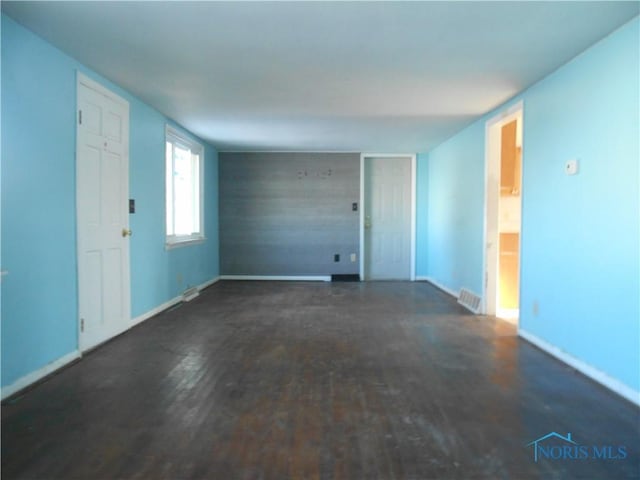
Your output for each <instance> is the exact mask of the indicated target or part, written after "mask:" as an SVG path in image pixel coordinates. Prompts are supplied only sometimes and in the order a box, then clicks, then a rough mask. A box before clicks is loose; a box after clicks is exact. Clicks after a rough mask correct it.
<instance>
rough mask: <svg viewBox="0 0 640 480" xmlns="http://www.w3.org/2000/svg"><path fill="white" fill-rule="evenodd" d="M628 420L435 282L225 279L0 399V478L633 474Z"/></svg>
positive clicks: (638, 437)
mask: <svg viewBox="0 0 640 480" xmlns="http://www.w3.org/2000/svg"><path fill="white" fill-rule="evenodd" d="M639 422H640V410H639V409H638V408H636V407H635V406H633V405H631V404H630V403H628V402H626V401H624V400H622V399H620V398H618V397H617V396H615V395H614V394H612V393H611V392H609V391H607V390H605V389H604V388H602V387H600V386H599V385H597V384H595V383H594V382H592V381H590V380H589V379H587V378H585V377H584V376H582V375H580V374H579V373H577V372H575V371H574V370H573V369H571V368H569V367H567V366H566V365H564V364H562V363H560V362H558V361H556V360H555V359H553V358H551V357H549V356H548V355H546V354H545V353H543V352H541V351H539V350H538V349H536V348H534V347H532V346H531V345H529V344H527V343H526V342H523V341H521V340H519V339H518V338H517V336H516V331H515V328H514V327H513V326H511V325H510V324H508V323H505V322H502V321H499V320H495V319H491V318H486V317H481V316H473V315H470V314H468V313H467V312H466V311H465V310H463V309H462V308H461V307H460V306H459V305H457V304H456V303H455V302H454V301H452V300H451V299H450V298H449V297H448V296H446V295H444V294H443V293H442V292H440V291H438V290H436V289H435V288H433V287H431V286H429V285H426V284H422V283H402V282H400V283H385V282H380V283H377V282H376V283H366V284H361V283H336V284H324V283H290V282H275V283H270V282H220V283H218V284H216V285H214V286H212V287H210V288H209V289H208V290H206V291H205V292H203V295H201V296H200V297H199V298H197V299H196V300H194V301H192V302H190V303H188V304H184V305H182V306H180V307H179V308H175V309H172V310H170V311H167V312H164V313H162V314H160V315H158V316H156V317H154V318H153V319H150V320H148V321H147V322H145V323H143V324H141V325H139V326H138V327H136V328H134V329H132V330H131V331H130V332H128V333H126V334H125V335H122V336H120V337H118V338H116V339H115V340H113V341H111V342H109V343H107V344H105V345H103V346H102V347H100V348H98V349H96V350H95V351H93V352H92V353H90V354H89V355H87V356H86V357H85V358H84V359H82V361H80V362H78V363H77V364H75V365H73V366H71V367H69V368H67V369H64V370H62V371H61V372H60V373H58V374H57V375H54V376H52V377H51V378H50V379H48V380H47V381H45V382H43V383H42V384H40V385H38V386H36V387H35V388H33V389H31V390H29V391H28V392H26V393H24V394H23V395H19V396H16V397H14V398H12V399H9V401H7V402H5V403H4V404H3V406H2V478H3V479H40V478H42V479H58V478H60V479H74V478H77V479H89V478H96V479H120V478H123V479H124V478H130V479H162V478H167V479H236V478H237V479H254V478H255V479H287V478H291V479H316V478H317V479H344V480H353V479H376V478H379V479H431V478H433V479H470V478H488V479H498V478H505V479H506V478H515V479H529V478H531V479H537V478H541V479H542V478H544V479H548V478H559V479H560V478H562V479H564V478H640V474H639V472H640V433H639V426H640V424H639ZM551 431H556V432H559V433H561V434H566V433H568V432H571V433H572V436H573V438H574V439H577V440H579V441H580V443H581V444H584V445H591V444H595V445H609V444H613V445H624V446H626V448H627V451H628V457H627V458H626V459H621V460H602V459H587V460H579V461H578V460H576V461H572V460H570V459H569V460H549V459H542V460H539V461H538V462H537V463H536V462H534V460H533V452H532V450H531V448H527V447H526V444H527V443H528V442H530V441H532V440H534V439H536V438H538V437H540V436H542V435H544V434H546V433H549V432H551Z"/></svg>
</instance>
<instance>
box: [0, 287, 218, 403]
mask: <svg viewBox="0 0 640 480" xmlns="http://www.w3.org/2000/svg"><path fill="white" fill-rule="evenodd" d="M218 280H220V277H215V278H212V279H211V280H208V281H206V282H204V283H202V284H200V285H198V290H204V289H205V288H207V287H209V286H211V285H213V284H214V283H216V282H217V281H218ZM181 301H182V295H180V296H177V297H174V298H172V299H171V300H168V301H166V302H164V303H163V304H161V305H158V306H157V307H156V308H153V309H151V310H149V311H148V312H145V313H143V314H142V315H138V316H137V317H135V318H132V319H131V323H130V324H129V326H128V327H127V328H125V329H123V330H122V331H118V332H117V333H116V334H115V335H113V336H112V337H110V338H113V337H115V336H117V335H121V334H122V333H124V332H126V331H127V330H129V329H130V328H132V327H135V326H136V325H138V324H140V323H142V322H144V321H145V320H148V319H150V318H151V317H153V316H155V315H157V314H159V313H160V312H163V311H165V310H166V309H168V308H171V307H173V306H174V305H176V304H178V303H180V302H181ZM105 341H108V340H105ZM81 356H82V354H81V353H80V350H75V351H73V352H71V353H68V354H66V355H64V356H62V357H60V358H58V359H57V360H54V361H53V362H51V363H48V364H47V365H45V366H44V367H42V368H39V369H38V370H35V371H33V372H31V373H28V374H27V375H25V376H24V377H21V378H19V379H18V380H16V381H15V382H13V383H12V384H11V385H7V386H6V387H2V400H4V399H5V398H7V397H9V396H10V395H13V394H14V393H16V392H18V391H20V390H22V389H23V388H27V387H28V386H29V385H31V384H32V383H35V382H37V381H38V380H40V379H41V378H44V377H46V376H47V375H49V374H51V373H53V372H55V371H56V370H58V369H60V368H62V367H64V366H65V365H67V364H68V363H70V362H73V361H74V360H76V359H78V358H80V357H81Z"/></svg>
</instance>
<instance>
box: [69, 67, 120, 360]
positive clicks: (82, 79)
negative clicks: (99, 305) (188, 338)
mask: <svg viewBox="0 0 640 480" xmlns="http://www.w3.org/2000/svg"><path fill="white" fill-rule="evenodd" d="M81 85H84V86H85V87H88V88H90V89H91V90H94V91H96V92H98V93H100V94H102V95H104V96H105V97H108V98H109V99H111V100H113V101H114V102H116V103H120V104H122V105H123V106H126V109H127V118H129V102H128V101H127V100H125V99H124V98H122V97H121V96H119V95H117V94H116V93H114V92H112V91H111V90H109V89H108V88H106V87H104V86H103V85H101V84H100V83H98V82H96V81H95V80H92V79H91V78H89V77H88V76H86V75H84V74H83V73H82V72H80V71H77V72H76V110H75V111H76V119H75V122H76V159H75V160H76V166H75V168H76V279H79V278H80V256H81V251H80V242H79V241H78V237H79V234H80V232H79V228H80V223H79V218H80V216H79V215H80V211H79V203H80V200H81V199H80V198H79V195H80V190H79V188H78V178H77V177H78V152H80V150H81V149H80V140H81V139H80V135H79V133H78V129H79V123H78V118H77V116H78V113H77V112H78V111H79V108H80V88H81ZM129 122H130V121H127V149H126V153H125V155H126V157H127V169H126V171H125V175H124V176H125V178H124V182H125V184H126V188H127V197H128V196H129V161H128V160H129V142H130V139H129V134H130V123H129ZM125 218H126V220H127V221H126V225H123V227H124V228H126V229H128V228H129V219H128V215H127V216H126V217H125ZM127 257H128V258H127V265H126V270H125V272H126V275H128V277H129V280H128V282H127V283H128V286H129V289H128V290H127V291H126V292H125V294H126V299H125V301H124V303H125V306H127V307H128V309H129V311H128V312H127V318H128V321H127V325H126V326H125V329H124V330H126V329H128V328H130V327H131V251H130V250H129V255H128V256H127ZM77 290H78V306H77V308H78V310H77V311H78V318H77V322H78V324H77V338H78V342H77V343H78V350H79V351H80V354H81V355H82V352H83V351H84V350H86V348H85V346H84V345H83V343H82V341H83V335H82V325H81V323H82V319H81V312H80V302H81V298H80V284H79V281H78V285H77ZM124 330H123V331H124ZM119 333H121V332H115V333H114V334H113V335H112V336H111V337H110V338H113V336H115V335H118V334H119ZM106 340H108V338H107V339H104V341H106ZM96 346H97V345H96ZM92 348H93V347H92Z"/></svg>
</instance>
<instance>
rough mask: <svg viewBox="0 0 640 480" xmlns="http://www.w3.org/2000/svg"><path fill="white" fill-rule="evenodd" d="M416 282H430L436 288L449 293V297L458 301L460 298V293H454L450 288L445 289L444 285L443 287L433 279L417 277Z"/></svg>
mask: <svg viewBox="0 0 640 480" xmlns="http://www.w3.org/2000/svg"><path fill="white" fill-rule="evenodd" d="M416 280H422V281H425V282H429V283H430V284H431V285H433V286H434V287H436V288H438V289H440V290H442V291H443V292H445V293H448V294H449V295H451V296H452V297H453V298H455V299H457V298H458V297H459V296H460V292H454V291H453V290H451V289H450V288H449V287H445V286H444V285H442V284H441V283H440V282H438V281H436V280H434V279H433V278H431V277H416Z"/></svg>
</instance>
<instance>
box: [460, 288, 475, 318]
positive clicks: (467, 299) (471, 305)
mask: <svg viewBox="0 0 640 480" xmlns="http://www.w3.org/2000/svg"><path fill="white" fill-rule="evenodd" d="M458 303H459V304H460V305H462V306H463V307H466V308H467V309H468V310H471V311H472V312H473V313H478V310H479V309H480V297H479V296H478V295H476V294H475V293H472V292H470V291H469V290H467V289H466V288H462V289H460V296H459V297H458Z"/></svg>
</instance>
